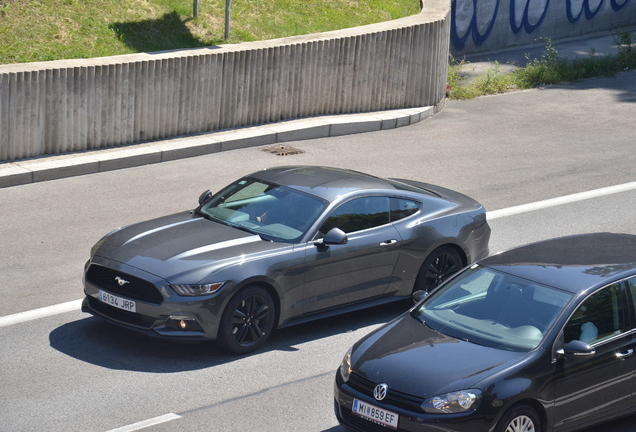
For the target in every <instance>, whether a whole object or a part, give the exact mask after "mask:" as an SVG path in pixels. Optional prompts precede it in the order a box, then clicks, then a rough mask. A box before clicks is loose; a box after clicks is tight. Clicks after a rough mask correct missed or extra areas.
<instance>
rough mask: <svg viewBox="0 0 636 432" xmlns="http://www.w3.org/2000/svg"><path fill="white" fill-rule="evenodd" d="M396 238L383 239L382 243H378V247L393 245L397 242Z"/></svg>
mask: <svg viewBox="0 0 636 432" xmlns="http://www.w3.org/2000/svg"><path fill="white" fill-rule="evenodd" d="M397 242H398V241H397V240H387V241H383V242H382V243H380V247H389V246H393V245H395V244H397Z"/></svg>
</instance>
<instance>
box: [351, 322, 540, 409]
mask: <svg viewBox="0 0 636 432" xmlns="http://www.w3.org/2000/svg"><path fill="white" fill-rule="evenodd" d="M527 355H528V353H523V352H512V351H504V350H500V349H495V348H489V347H485V346H480V345H476V344H473V343H470V342H465V341H462V340H459V339H455V338H453V337H450V336H447V335H444V334H442V333H438V332H436V331H434V330H432V329H431V328H430V327H428V326H427V325H425V324H423V323H421V322H419V321H418V320H416V319H415V318H413V317H412V316H410V314H409V313H406V314H404V315H402V316H401V317H399V318H397V319H396V320H394V321H392V322H390V323H388V324H387V325H385V326H383V327H381V328H380V329H378V330H377V331H375V332H373V333H371V334H370V335H368V336H367V337H366V338H364V339H362V340H361V341H360V342H358V344H356V346H355V347H354V349H353V351H352V355H351V360H352V367H353V372H354V373H356V374H358V375H360V376H362V377H364V378H366V379H368V380H370V381H373V382H375V383H385V384H387V385H388V386H389V388H391V389H394V390H398V391H400V392H404V393H408V394H412V395H417V396H420V397H422V398H428V397H432V396H436V395H440V394H444V393H447V392H450V391H458V390H466V389H471V388H480V387H478V384H479V383H480V381H482V380H484V379H486V378H488V377H490V376H492V375H494V374H497V373H498V372H501V371H503V370H504V369H507V368H509V367H512V366H513V365H516V364H518V363H520V362H521V360H522V359H523V358H524V357H526V356H527Z"/></svg>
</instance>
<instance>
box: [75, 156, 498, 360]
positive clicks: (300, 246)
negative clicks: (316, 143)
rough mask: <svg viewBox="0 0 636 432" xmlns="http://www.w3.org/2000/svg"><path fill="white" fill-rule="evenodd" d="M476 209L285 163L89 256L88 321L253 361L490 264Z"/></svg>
mask: <svg viewBox="0 0 636 432" xmlns="http://www.w3.org/2000/svg"><path fill="white" fill-rule="evenodd" d="M489 239H490V227H489V226H488V223H487V222H486V213H485V210H484V208H483V207H482V206H481V205H480V204H479V203H478V202H476V201H475V200H473V199H471V198H469V197H467V196H465V195H462V194H460V193H457V192H453V191H451V190H448V189H444V188H441V187H438V186H433V185H429V184H424V183H419V182H415V181H410V180H386V179H381V178H377V177H373V176H370V175H366V174H362V173H359V172H355V171H350V170H344V169H336V168H325V167H314V166H289V167H280V168H272V169H267V170H263V171H259V172H256V173H254V174H251V175H248V176H246V177H243V178H241V179H239V180H237V181H236V182H234V183H232V184H230V185H229V186H227V187H225V188H224V189H222V190H221V191H219V192H218V193H216V194H212V193H211V192H210V191H206V192H204V193H203V194H202V195H201V196H200V198H199V206H198V207H197V208H196V209H194V210H192V211H185V212H182V213H177V214H174V215H170V216H164V217H161V218H158V219H154V220H150V221H146V222H141V223H137V224H134V225H130V226H128V227H124V228H120V229H118V230H115V231H113V232H111V233H110V234H108V235H106V236H105V237H104V238H102V239H101V240H100V241H98V242H97V244H96V245H95V246H94V247H93V248H92V250H91V255H90V259H89V260H88V262H87V263H86V266H85V269H84V292H85V294H86V298H85V299H84V302H83V305H82V310H83V311H85V312H89V313H91V314H93V315H96V316H99V317H101V318H104V319H106V320H107V321H109V322H111V323H114V324H117V325H120V326H123V327H126V328H129V329H132V330H137V331H141V332H144V333H146V334H149V335H152V336H158V337H162V338H167V339H176V340H206V339H216V340H217V341H218V342H219V343H220V344H221V345H222V346H223V347H224V348H225V349H227V350H228V351H230V352H233V353H236V354H245V353H248V352H251V351H254V350H256V349H257V348H259V347H260V346H261V345H262V344H263V343H264V342H265V341H266V339H267V338H268V337H269V335H270V334H271V332H272V331H273V330H274V328H280V327H285V326H289V325H293V324H297V323H300V322H304V321H308V320H313V319H318V318H324V317H326V316H331V315H335V314H341V313H345V312H348V311H352V310H356V309H361V308H365V307H370V306H375V305H380V304H384V303H388V302H392V301H397V300H401V299H408V298H410V296H411V294H412V293H413V291H414V290H428V289H431V288H433V287H435V286H437V285H438V284H439V283H440V282H442V281H443V280H445V279H446V278H447V277H448V276H450V275H451V274H453V273H455V272H457V271H458V270H460V269H461V268H463V267H464V266H466V265H468V264H470V263H472V262H473V261H475V260H477V259H480V258H482V257H485V256H486V255H488V241H489Z"/></svg>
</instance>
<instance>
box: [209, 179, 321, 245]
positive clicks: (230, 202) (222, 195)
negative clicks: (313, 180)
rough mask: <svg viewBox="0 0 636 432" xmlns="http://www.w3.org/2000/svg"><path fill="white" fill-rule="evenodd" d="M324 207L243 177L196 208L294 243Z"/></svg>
mask: <svg viewBox="0 0 636 432" xmlns="http://www.w3.org/2000/svg"><path fill="white" fill-rule="evenodd" d="M326 207H327V202H326V201H324V200H322V199H320V198H317V197H315V196H312V195H309V194H306V193H303V192H299V191H297V190H294V189H291V188H288V187H285V186H280V185H276V184H272V183H265V182H262V181H260V180H256V179H252V178H243V179H241V180H238V181H236V182H234V183H232V184H231V185H229V186H228V187H226V188H225V189H223V190H222V191H220V192H219V193H217V194H215V195H214V196H213V197H212V198H211V199H210V200H209V201H208V202H206V203H204V204H203V205H202V206H201V207H199V208H198V209H197V211H198V212H199V213H200V214H202V215H204V216H206V217H208V218H210V219H213V220H215V221H218V222H222V223H225V224H227V225H230V226H233V227H236V228H239V229H242V230H246V231H249V232H252V233H254V234H258V235H261V236H262V237H265V238H268V239H271V240H274V241H280V242H287V243H296V242H298V241H300V238H301V237H302V236H303V234H304V233H305V232H306V231H307V230H308V229H309V227H310V226H311V225H312V223H313V222H314V221H315V220H316V218H318V216H319V215H320V214H321V213H322V212H323V211H324V209H325V208H326Z"/></svg>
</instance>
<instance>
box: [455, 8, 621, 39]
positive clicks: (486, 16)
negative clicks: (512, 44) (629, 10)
mask: <svg viewBox="0 0 636 432" xmlns="http://www.w3.org/2000/svg"><path fill="white" fill-rule="evenodd" d="M501 1H502V0H452V1H451V44H452V46H453V48H454V49H456V50H459V51H461V50H463V49H464V48H465V46H466V43H467V41H468V40H469V39H472V41H473V43H474V45H475V46H476V47H479V46H480V45H481V44H483V43H484V42H485V41H486V40H487V39H488V37H489V36H490V34H491V32H492V30H493V28H494V26H495V24H496V23H497V15H498V13H499V7H500V4H501ZM509 1H510V12H509V16H508V19H509V25H510V29H511V30H512V32H513V33H514V34H518V33H520V32H521V31H522V30H523V31H525V32H526V33H528V34H530V33H533V32H535V31H536V30H537V29H538V28H539V27H540V26H541V24H542V23H543V21H544V19H545V18H546V15H547V13H548V6H549V5H550V0H543V2H544V4H543V5H541V3H538V2H537V0H534V1H533V0H509ZM524 1H525V5H524ZM605 1H606V0H600V1H598V4H597V5H596V6H592V5H590V3H592V4H594V3H596V1H594V0H582V2H581V0H566V1H565V2H564V3H565V10H566V16H567V19H568V20H569V21H570V22H571V23H576V22H577V21H578V20H579V19H580V18H581V16H585V19H586V20H591V19H593V18H594V17H595V16H596V15H597V14H598V13H599V12H600V10H601V9H602V6H603V4H604V3H605ZM608 1H609V3H610V6H611V8H612V10H614V11H615V12H618V11H620V10H621V9H623V8H624V7H625V6H627V4H628V3H629V2H630V0H608ZM558 2H559V3H561V0H558ZM531 4H532V5H533V6H534V8H531ZM561 4H562V3H561ZM517 8H523V13H521V14H520V15H519V14H517ZM541 8H543V9H541ZM553 9H554V8H553ZM520 12H521V11H520ZM497 24H498V25H501V23H497Z"/></svg>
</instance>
